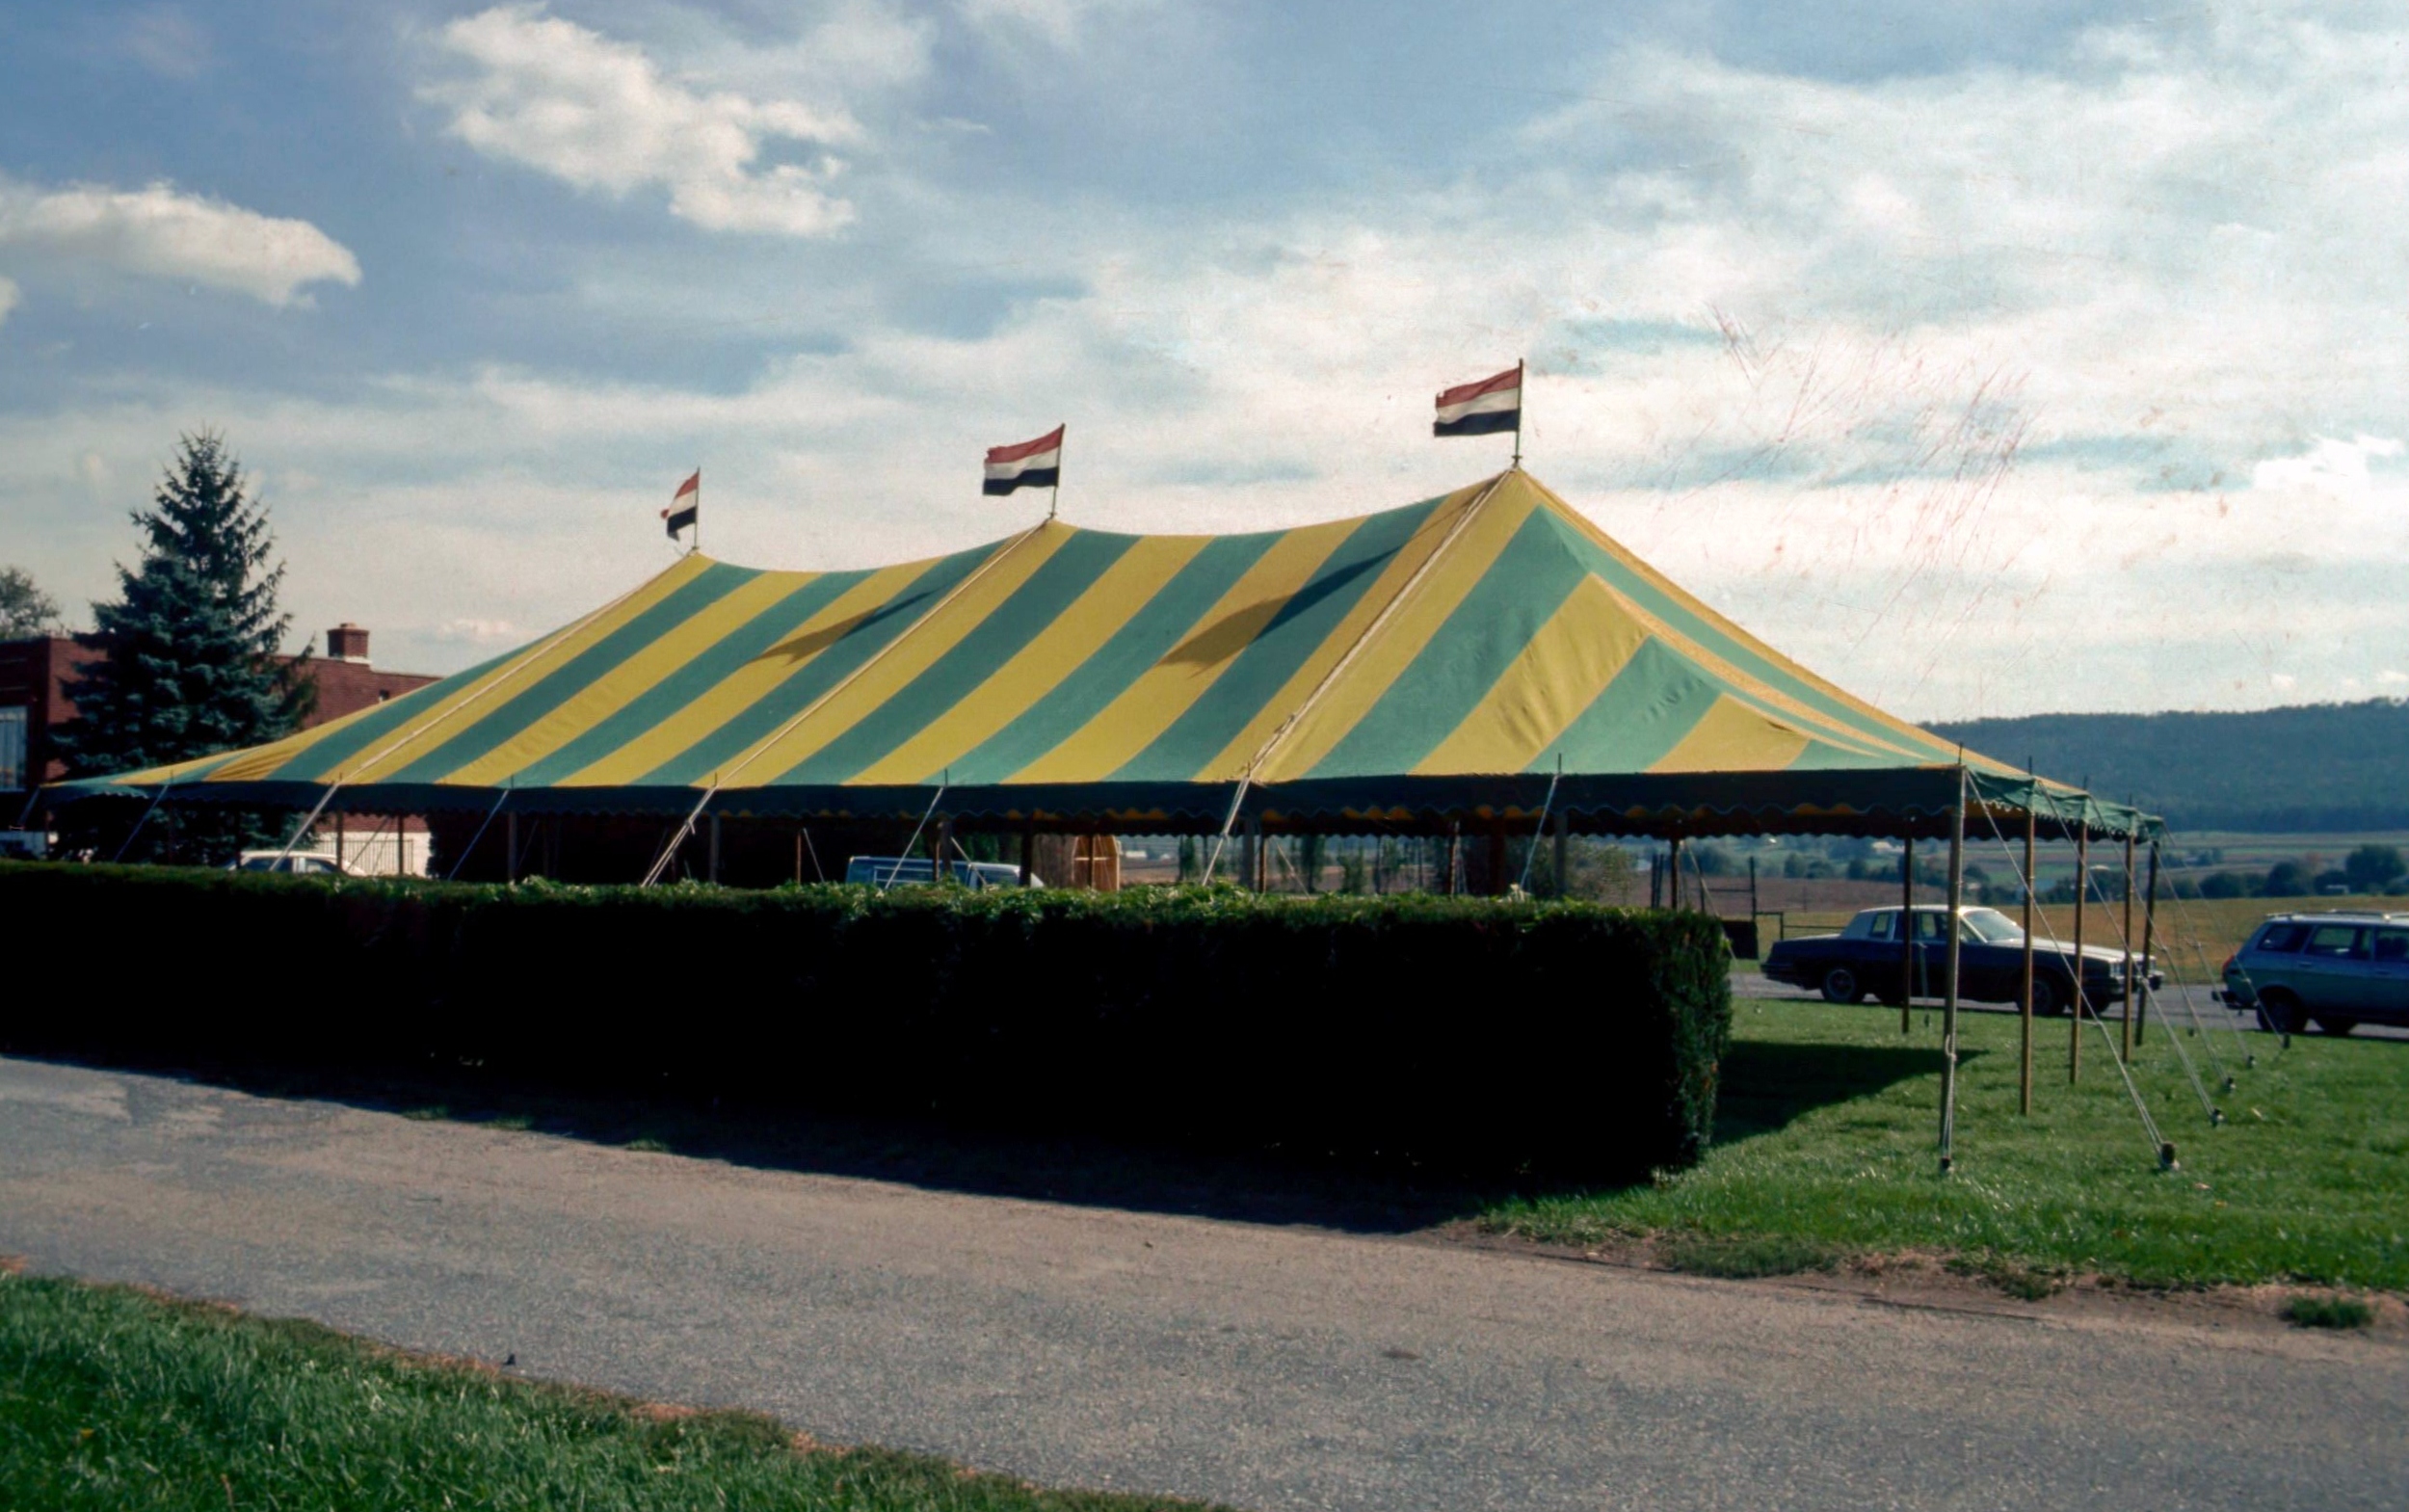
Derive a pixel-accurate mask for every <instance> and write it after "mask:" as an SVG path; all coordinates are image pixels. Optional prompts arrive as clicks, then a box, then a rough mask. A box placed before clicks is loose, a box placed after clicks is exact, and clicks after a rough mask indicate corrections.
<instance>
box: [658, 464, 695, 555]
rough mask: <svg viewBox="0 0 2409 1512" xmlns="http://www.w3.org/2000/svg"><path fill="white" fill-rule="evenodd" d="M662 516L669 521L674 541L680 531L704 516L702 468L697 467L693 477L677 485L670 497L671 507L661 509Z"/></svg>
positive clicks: (670, 533) (670, 532)
mask: <svg viewBox="0 0 2409 1512" xmlns="http://www.w3.org/2000/svg"><path fill="white" fill-rule="evenodd" d="M661 517H662V518H663V519H665V520H667V521H668V522H669V538H670V539H671V540H672V541H675V540H676V539H677V533H678V532H679V531H681V530H684V529H686V528H687V527H688V526H690V525H693V524H695V523H696V522H697V521H699V520H700V519H701V518H702V468H700V467H697V468H696V469H695V470H694V476H693V477H691V478H688V479H687V480H686V481H685V482H683V483H681V484H679V485H677V491H676V493H675V494H674V495H672V497H671V498H670V501H669V508H667V509H665V510H663V511H661Z"/></svg>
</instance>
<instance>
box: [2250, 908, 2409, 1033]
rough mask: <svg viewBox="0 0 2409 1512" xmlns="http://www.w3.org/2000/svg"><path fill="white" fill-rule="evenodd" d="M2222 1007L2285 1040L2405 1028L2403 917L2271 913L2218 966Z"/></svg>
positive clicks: (2407, 931) (2406, 930) (2407, 981)
mask: <svg viewBox="0 0 2409 1512" xmlns="http://www.w3.org/2000/svg"><path fill="white" fill-rule="evenodd" d="M2225 1000H2226V1001H2227V1002H2229V1003H2231V1004H2233V1005H2234V1006H2235V1007H2237V1008H2242V1009H2256V1010H2257V1012H2258V1015H2259V1022H2260V1023H2261V1024H2263V1025H2264V1026H2265V1027H2267V1028H2269V1029H2275V1030H2278V1031H2280V1032H2282V1033H2286V1034H2301V1033H2305V1032H2307V1030H2308V1028H2309V1025H2310V1024H2311V1023H2312V1022H2314V1023H2315V1024H2316V1027H2317V1028H2319V1029H2321V1030H2323V1031H2324V1032H2325V1033H2327V1034H2348V1033H2349V1032H2350V1031H2351V1030H2353V1029H2355V1028H2357V1027H2358V1026H2359V1025H2361V1024H2363V1023H2395V1024H2409V914H2353V913H2347V912H2343V911H2335V912H2332V913H2319V914H2278V915H2274V916H2273V917H2271V918H2269V919H2267V920H2266V921H2265V922H2264V923H2263V924H2261V925H2260V926H2259V927H2258V929H2257V931H2256V932H2254V933H2253V934H2252V935H2251V937H2250V938H2249V940H2247V941H2245V942H2243V944H2242V947H2241V948H2240V949H2239V950H2237V951H2236V952H2235V953H2234V955H2233V957H2232V959H2230V960H2228V961H2227V962H2226V963H2225Z"/></svg>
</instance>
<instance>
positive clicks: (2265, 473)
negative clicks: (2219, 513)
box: [2250, 436, 2401, 498]
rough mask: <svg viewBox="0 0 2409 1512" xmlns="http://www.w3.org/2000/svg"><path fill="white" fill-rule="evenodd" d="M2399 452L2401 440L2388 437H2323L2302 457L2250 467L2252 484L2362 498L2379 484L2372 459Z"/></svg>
mask: <svg viewBox="0 0 2409 1512" xmlns="http://www.w3.org/2000/svg"><path fill="white" fill-rule="evenodd" d="M2400 454H2401V444H2400V442H2399V441H2398V440H2396V439H2393V438H2387V437H2381V436H2361V437H2358V438H2354V439H2351V440H2347V441H2338V440H2334V439H2332V438H2328V437H2322V436H2320V437H2318V438H2317V439H2316V444H2315V445H2313V446H2311V447H2310V448H2309V449H2308V451H2306V452H2304V453H2303V454H2301V455H2300V456H2297V457H2270V458H2268V459H2267V460H2266V461H2264V462H2262V463H2259V464H2257V465H2255V466H2253V467H2252V468H2251V469H2250V486H2251V487H2252V488H2254V489H2270V490H2285V489H2309V490H2315V491H2317V492H2321V493H2331V494H2337V495H2345V496H2348V497H2351V498H2363V497H2365V496H2366V495H2367V494H2368V492H2369V491H2370V490H2372V489H2374V488H2375V487H2377V479H2376V478H2375V477H2374V475H2373V474H2372V473H2370V472H2369V468H2368V463H2369V459H2371V458H2376V457H2397V456H2399V455H2400ZM2396 487H2397V485H2396Z"/></svg>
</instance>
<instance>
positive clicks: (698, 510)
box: [686, 411, 1522, 556]
mask: <svg viewBox="0 0 2409 1512" xmlns="http://www.w3.org/2000/svg"><path fill="white" fill-rule="evenodd" d="M1514 423H1515V424H1516V425H1518V426H1519V425H1521V424H1522V418H1521V413H1520V411H1517V414H1516V418H1515V421H1514ZM1514 450H1515V455H1516V456H1518V457H1519V456H1521V455H1522V432H1521V431H1519V430H1518V431H1516V432H1515V433H1514ZM700 550H702V464H700V463H698V464H695V469H694V544H693V545H690V546H688V547H687V548H686V554H687V555H688V556H692V555H694V554H695V553H696V552H698V551H700Z"/></svg>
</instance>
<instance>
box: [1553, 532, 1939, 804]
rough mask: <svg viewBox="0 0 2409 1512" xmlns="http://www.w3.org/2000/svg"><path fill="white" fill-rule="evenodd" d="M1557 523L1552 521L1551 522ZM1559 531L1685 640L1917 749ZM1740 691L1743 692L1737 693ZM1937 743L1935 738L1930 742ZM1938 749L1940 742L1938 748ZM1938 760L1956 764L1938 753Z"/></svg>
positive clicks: (1858, 726)
mask: <svg viewBox="0 0 2409 1512" xmlns="http://www.w3.org/2000/svg"><path fill="white" fill-rule="evenodd" d="M1551 522H1552V521H1551ZM1555 528H1556V529H1557V531H1558V532H1559V533H1560V534H1561V535H1562V536H1563V538H1564V540H1565V541H1566V542H1567V544H1570V545H1571V546H1572V547H1573V548H1574V549H1575V551H1576V552H1578V553H1579V554H1580V557H1581V559H1582V561H1583V562H1584V563H1585V564H1586V565H1587V566H1588V568H1589V570H1591V571H1593V572H1595V573H1597V574H1598V575H1599V576H1600V577H1602V578H1604V579H1605V580H1606V582H1607V583H1609V584H1610V585H1612V586H1613V587H1614V589H1615V590H1616V591H1617V592H1619V593H1621V594H1623V595H1624V596H1625V597H1628V598H1629V599H1631V600H1632V601H1633V602H1634V603H1637V604H1638V605H1639V606H1640V607H1642V608H1644V609H1646V610H1647V611H1648V612H1649V613H1650V614H1653V615H1655V616H1656V617H1657V618H1658V619H1660V620H1662V621H1664V622H1665V623H1667V624H1670V625H1671V626H1673V628H1674V629H1676V630H1678V631H1680V632H1681V634H1683V635H1686V636H1688V637H1689V638H1690V639H1691V640H1693V641H1696V642H1697V643H1698V644H1699V645H1701V646H1704V647H1706V648H1707V650H1711V651H1713V652H1714V653H1715V654H1716V655H1718V656H1720V657H1722V658H1723V659H1724V660H1726V661H1728V662H1730V663H1732V664H1733V665H1734V666H1735V667H1738V668H1740V669H1741V670H1742V671H1744V672H1746V673H1748V674H1749V675H1750V676H1754V677H1755V678H1757V680H1759V681H1760V682H1762V683H1764V684H1765V685H1766V686H1768V687H1771V688H1775V689H1778V690H1780V691H1781V692H1783V693H1784V694H1787V696H1789V697H1790V698H1793V699H1796V700H1797V701H1798V702H1799V703H1803V704H1805V705H1806V706H1807V707H1809V708H1812V709H1814V710H1815V711H1817V712H1818V713H1822V714H1828V715H1830V716H1831V717H1832V718H1834V719H1837V720H1839V721H1840V722H1841V723H1842V724H1844V725H1846V726H1847V727H1848V728H1849V729H1854V730H1856V731H1858V732H1859V733H1860V734H1863V735H1866V737H1868V738H1870V739H1873V740H1875V741H1878V742H1880V743H1882V744H1885V745H1893V746H1896V745H1905V746H1911V747H1912V746H1914V745H1916V744H1917V742H1916V740H1915V739H1913V738H1912V737H1910V736H1907V735H1904V734H1902V733H1900V732H1899V731H1898V730H1896V729H1892V728H1891V727H1890V726H1889V725H1886V724H1884V723H1883V722H1882V721H1880V720H1877V719H1873V718H1870V717H1868V716H1867V715H1866V714H1865V713H1864V712H1863V711H1861V710H1859V709H1857V708H1855V707H1853V706H1851V705H1850V704H1849V703H1846V702H1844V701H1842V700H1840V699H1836V698H1834V697H1832V696H1831V695H1830V694H1828V693H1825V692H1824V691H1823V690H1822V689H1820V688H1817V687H1816V686H1814V685H1813V683H1810V682H1807V681H1805V680H1804V679H1802V678H1800V677H1798V676H1795V675H1793V674H1792V673H1791V672H1790V671H1789V670H1788V669H1787V668H1786V667H1784V666H1782V665H1781V664H1780V663H1778V662H1775V661H1771V660H1768V659H1767V658H1766V657H1765V656H1764V655H1763V654H1762V653H1761V652H1760V651H1758V650H1753V649H1752V648H1750V647H1749V646H1748V645H1747V644H1746V643H1744V642H1741V641H1738V640H1735V639H1734V638H1733V637H1732V636H1730V635H1728V634H1726V633H1725V632H1724V631H1723V630H1722V629H1720V628H1719V627H1717V626H1716V625H1714V624H1712V623H1709V622H1707V621H1705V620H1702V619H1700V618H1699V617H1698V616H1697V615H1696V614H1694V613H1692V612H1691V611H1690V610H1689V609H1688V608H1687V607H1686V606H1684V605H1683V604H1681V602H1680V601H1679V600H1678V599H1675V598H1674V597H1671V596H1670V595H1668V594H1666V593H1665V592H1664V591H1663V590H1662V589H1660V588H1658V587H1657V586H1656V585H1655V584H1654V583H1652V582H1650V581H1649V580H1648V579H1647V578H1646V577H1643V576H1642V575H1640V574H1639V573H1638V572H1636V571H1633V570H1631V568H1630V566H1629V565H1628V563H1626V562H1624V561H1623V560H1622V559H1621V558H1620V557H1617V556H1616V555H1614V554H1613V553H1612V552H1610V551H1605V550H1602V549H1601V548H1600V547H1599V546H1598V544H1597V543H1595V542H1593V541H1591V540H1590V539H1589V538H1588V537H1586V536H1584V535H1582V534H1581V533H1580V531H1579V530H1577V529H1576V528H1575V527H1574V526H1573V525H1572V524H1571V523H1570V522H1563V523H1557V524H1556V527H1555ZM1734 691H1737V690H1734ZM1925 738H1926V739H1927V740H1930V739H1932V737H1930V736H1926V737H1925ZM1933 743H1934V744H1935V745H1936V746H1937V745H1938V744H1939V742H1938V741H1934V742H1933ZM1933 759H1936V760H1947V759H1951V757H1949V756H1946V755H1945V754H1941V753H1939V752H1936V753H1935V755H1934V756H1933Z"/></svg>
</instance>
